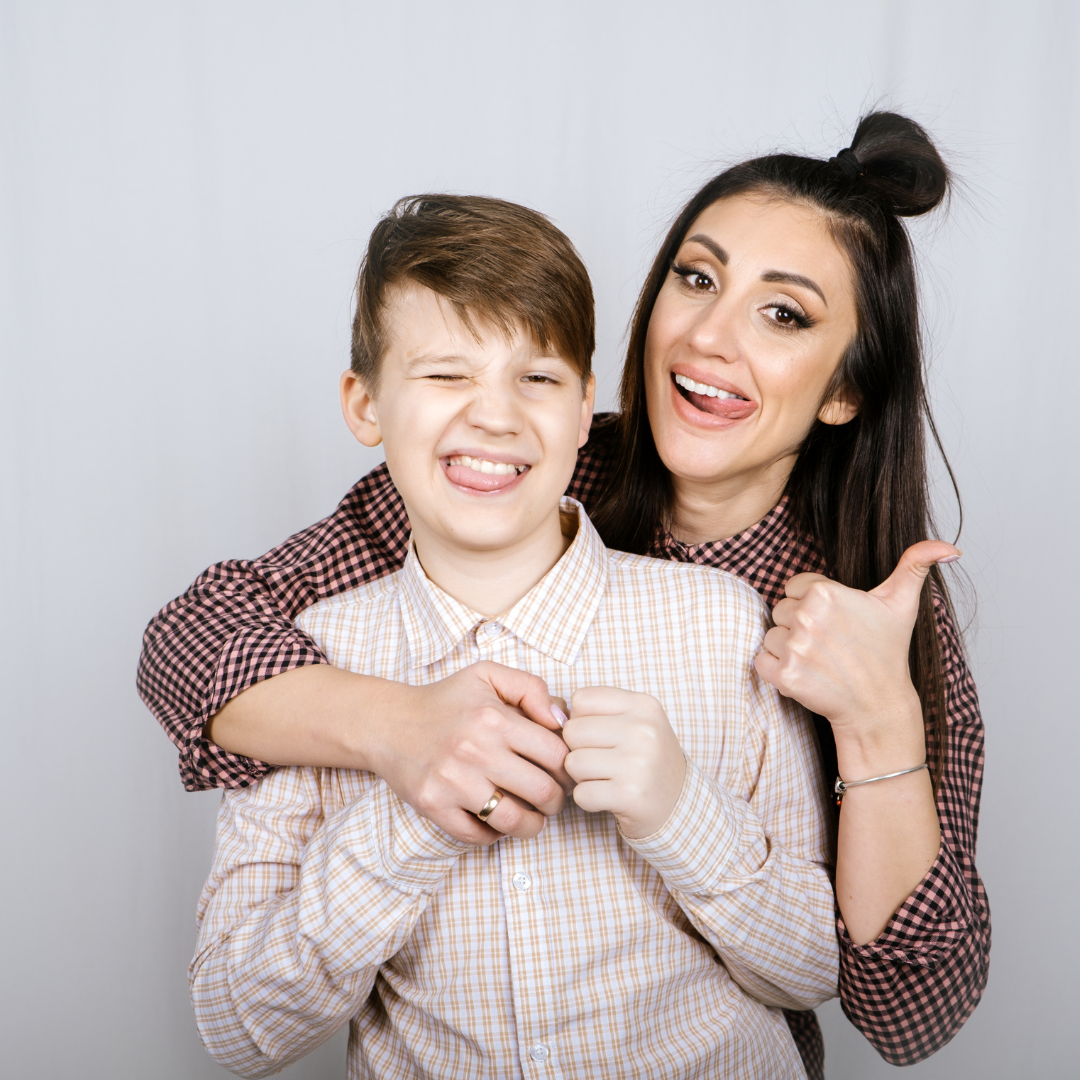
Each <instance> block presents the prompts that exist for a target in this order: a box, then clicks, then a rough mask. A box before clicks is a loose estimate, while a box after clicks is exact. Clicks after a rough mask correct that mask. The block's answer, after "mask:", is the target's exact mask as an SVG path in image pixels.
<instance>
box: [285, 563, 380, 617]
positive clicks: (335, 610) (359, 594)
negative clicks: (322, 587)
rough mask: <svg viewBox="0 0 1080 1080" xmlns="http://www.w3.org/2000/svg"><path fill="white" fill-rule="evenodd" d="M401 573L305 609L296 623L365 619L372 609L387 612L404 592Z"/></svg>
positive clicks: (364, 584) (359, 586) (371, 582)
mask: <svg viewBox="0 0 1080 1080" xmlns="http://www.w3.org/2000/svg"><path fill="white" fill-rule="evenodd" d="M400 575H401V571H400V570H395V571H394V572H393V573H392V574H387V576H386V577H381V578H376V579H375V580H374V581H365V582H364V583H363V584H361V585H357V586H356V587H355V588H353V589H347V590H346V591H345V592H342V593H336V594H335V595H334V596H328V597H326V598H325V599H323V600H319V601H317V602H316V603H314V604H312V605H311V606H310V607H307V608H305V609H304V610H303V611H302V612H301V613H300V614H299V615H298V616H297V619H296V621H297V622H298V623H300V624H301V625H303V624H306V623H309V622H311V621H314V620H319V619H324V618H335V617H341V616H346V617H348V616H349V615H356V616H362V615H364V614H367V613H369V612H370V611H371V610H372V609H376V608H377V609H380V610H381V609H383V608H386V607H388V606H390V605H392V604H394V603H395V602H396V601H397V597H398V594H399V592H400V589H401V582H400Z"/></svg>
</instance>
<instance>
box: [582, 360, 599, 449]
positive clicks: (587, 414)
mask: <svg viewBox="0 0 1080 1080" xmlns="http://www.w3.org/2000/svg"><path fill="white" fill-rule="evenodd" d="M595 401H596V376H595V375H590V376H589V381H588V382H587V383H586V384H585V394H584V396H583V397H582V399H581V428H580V430H579V431H578V449H579V450H580V449H581V448H582V447H583V446H584V445H585V444H586V443H587V442H588V441H589V428H591V427H592V414H593V405H594V404H595Z"/></svg>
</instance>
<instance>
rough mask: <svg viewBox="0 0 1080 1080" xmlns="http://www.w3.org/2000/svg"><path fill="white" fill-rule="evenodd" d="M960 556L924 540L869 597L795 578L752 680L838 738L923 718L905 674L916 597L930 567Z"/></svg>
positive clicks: (818, 579) (817, 578)
mask: <svg viewBox="0 0 1080 1080" xmlns="http://www.w3.org/2000/svg"><path fill="white" fill-rule="evenodd" d="M959 557H960V552H959V551H958V550H957V549H956V548H955V547H953V546H952V544H947V543H945V542H944V541H941V540H923V541H921V542H920V543H918V544H913V545H912V546H911V547H909V548H908V549H907V550H906V551H905V552H904V554H903V555H901V556H900V561H899V562H898V563H897V564H896V569H895V570H894V571H893V572H892V573H891V574H890V575H889V576H888V577H887V578H886V579H885V580H884V581H883V582H882V583H881V584H880V585H879V586H878V587H877V588H876V589H871V590H870V592H861V591H860V590H858V589H849V588H847V587H846V586H844V585H841V584H839V583H838V582H836V581H832V580H830V579H829V578H827V577H824V576H823V575H821V574H796V575H795V576H794V577H793V578H792V579H791V580H790V581H789V582H788V583H787V587H786V589H785V593H786V596H785V598H784V599H783V600H781V601H780V602H779V603H778V604H777V605H776V607H775V608H774V609H773V621H774V623H775V626H773V628H772V629H771V630H769V632H768V633H767V634H766V635H765V641H764V645H765V647H764V649H763V650H762V651H761V652H760V653H759V654H758V656H757V658H756V659H755V661H754V664H755V667H756V668H757V670H758V674H759V675H761V677H762V678H763V679H765V680H766V681H767V682H770V683H772V685H773V686H775V687H776V688H777V690H779V691H780V693H782V694H784V695H785V696H786V697H790V698H794V699H795V700H796V701H798V702H800V703H801V704H803V705H805V706H806V708H808V709H809V710H810V711H811V712H816V713H819V714H820V715H822V716H824V717H826V719H828V720H829V721H830V722H831V723H832V725H833V728H834V730H836V731H837V734H839V729H841V728H844V727H850V726H852V725H860V724H863V723H865V722H866V721H867V720H870V721H871V722H872V723H876V722H886V723H887V722H888V721H889V720H890V719H891V718H892V717H895V716H897V715H902V714H904V713H908V714H910V713H911V712H912V710H919V712H920V715H921V710H920V707H919V702H918V695H917V694H916V691H915V687H914V685H913V684H912V681H911V675H910V672H909V669H908V650H909V647H910V644H911V633H912V630H913V629H914V627H915V619H916V616H917V615H918V612H919V597H920V595H921V593H922V589H923V586H924V584H925V581H926V577H927V575H928V574H929V572H930V568H931V567H932V566H933V565H934V564H935V563H945V562H953V561H954V560H955V559H958V558H959ZM920 726H921V725H920Z"/></svg>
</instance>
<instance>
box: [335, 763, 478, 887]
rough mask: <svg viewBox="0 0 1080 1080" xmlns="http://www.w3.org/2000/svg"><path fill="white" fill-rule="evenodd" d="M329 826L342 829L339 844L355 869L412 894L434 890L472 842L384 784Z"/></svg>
mask: <svg viewBox="0 0 1080 1080" xmlns="http://www.w3.org/2000/svg"><path fill="white" fill-rule="evenodd" d="M327 828H328V829H332V830H334V831H337V832H338V833H339V840H340V843H341V847H342V849H343V850H344V851H346V852H347V853H348V856H349V858H350V861H352V862H353V863H354V868H355V869H356V870H357V871H360V872H362V873H364V874H367V875H370V876H371V877H373V878H375V879H377V880H381V881H384V882H386V883H387V884H388V885H391V886H393V888H395V889H397V890H398V891H400V892H403V893H408V894H411V895H417V894H420V893H427V894H430V893H433V892H434V891H435V890H436V889H437V888H438V887H439V886H440V885H441V884H442V881H443V879H444V878H445V877H446V874H447V873H448V872H449V870H450V869H451V868H452V867H453V865H454V863H455V862H457V860H458V858H459V856H461V855H462V854H463V853H464V852H466V851H468V850H469V849H470V848H471V847H472V846H473V845H472V844H469V843H466V842H465V841H463V840H456V839H455V838H454V837H452V836H451V835H450V834H449V833H448V832H445V831H444V830H443V829H440V828H439V826H438V825H436V824H435V823H434V822H432V821H429V820H428V819H427V818H424V817H421V816H420V815H419V814H418V813H417V812H416V811H415V810H414V809H413V808H412V807H411V806H409V805H408V804H407V803H404V802H402V801H401V799H399V798H398V797H397V796H396V795H395V794H394V793H393V792H392V791H391V790H390V789H389V788H388V787H387V786H386V784H385V782H380V784H379V786H378V787H377V788H376V789H375V791H374V792H373V793H372V797H371V798H366V799H359V800H357V801H356V802H354V803H352V804H350V805H349V806H347V807H345V808H344V809H343V810H340V811H339V812H338V813H337V814H336V815H334V817H332V818H331V819H330V820H329V821H328V822H327Z"/></svg>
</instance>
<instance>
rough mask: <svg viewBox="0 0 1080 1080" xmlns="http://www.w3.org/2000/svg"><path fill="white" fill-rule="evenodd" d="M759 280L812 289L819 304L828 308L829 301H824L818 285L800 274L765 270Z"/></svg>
mask: <svg viewBox="0 0 1080 1080" xmlns="http://www.w3.org/2000/svg"><path fill="white" fill-rule="evenodd" d="M761 280H762V281H772V282H779V283H783V284H785V285H801V286H802V287H803V288H804V289H812V290H813V291H814V292H816V293H817V294H818V296H820V297H821V302H822V303H823V304H824V305H825V306H826V307H828V306H829V301H828V300H826V299H825V294H824V293H823V292H822V291H821V287H820V286H819V285H818V283H817V282H816V281H812V280H811V279H810V278H808V277H803V276H802V274H789V273H788V272H787V271H786V270H766V271H765V273H764V274H762V275H761Z"/></svg>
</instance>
